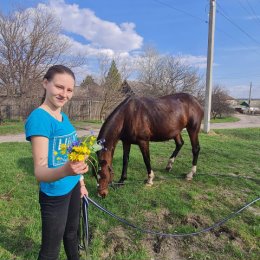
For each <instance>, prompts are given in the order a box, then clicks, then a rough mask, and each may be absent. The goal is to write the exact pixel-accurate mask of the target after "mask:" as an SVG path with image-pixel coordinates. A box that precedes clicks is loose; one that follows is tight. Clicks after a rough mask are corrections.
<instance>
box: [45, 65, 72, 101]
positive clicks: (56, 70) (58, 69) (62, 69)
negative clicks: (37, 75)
mask: <svg viewBox="0 0 260 260" xmlns="http://www.w3.org/2000/svg"><path fill="white" fill-rule="evenodd" d="M63 73H67V74H69V75H70V76H71V77H72V78H73V79H74V80H75V75H74V73H73V71H72V70H71V69H69V68H68V67H66V66H63V65H53V66H51V67H50V68H49V69H48V71H47V72H46V74H45V75H44V77H43V79H47V80H48V81H50V80H52V79H53V78H54V76H55V75H56V74H63ZM45 97H46V90H45V91H44V95H43V97H42V100H41V104H42V103H43V102H44V100H45Z"/></svg>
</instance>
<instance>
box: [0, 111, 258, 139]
mask: <svg viewBox="0 0 260 260" xmlns="http://www.w3.org/2000/svg"><path fill="white" fill-rule="evenodd" d="M235 117H238V118H239V119H240V121H237V122H232V123H215V124H211V125H210V129H231V128H249V127H259V128H260V116H259V115H257V116H255V115H244V114H236V115H235ZM88 129H90V128H89V127H87V126H86V130H78V131H77V132H78V136H79V137H81V136H84V135H87V134H89V131H90V130H88ZM202 129H203V125H202ZM98 132H99V130H98V129H94V134H95V135H97V134H98ZM3 142H26V141H25V135H24V133H22V134H17V135H2V136H0V143H3Z"/></svg>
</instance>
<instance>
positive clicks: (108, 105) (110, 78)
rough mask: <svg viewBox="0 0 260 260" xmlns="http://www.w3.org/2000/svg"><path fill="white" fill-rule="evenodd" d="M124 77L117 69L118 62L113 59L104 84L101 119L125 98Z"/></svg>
mask: <svg viewBox="0 0 260 260" xmlns="http://www.w3.org/2000/svg"><path fill="white" fill-rule="evenodd" d="M121 90H122V78H121V74H120V72H119V71H118V69H117V66H116V62H115V61H114V60H112V62H111V65H110V68H109V70H108V73H107V75H106V77H105V80H104V84H103V104H102V107H101V111H100V119H103V118H104V117H106V115H107V113H108V112H109V111H110V110H111V109H112V108H113V107H115V105H117V104H118V103H119V102H120V101H121V100H122V99H123V98H124V94H123V93H122V91H121Z"/></svg>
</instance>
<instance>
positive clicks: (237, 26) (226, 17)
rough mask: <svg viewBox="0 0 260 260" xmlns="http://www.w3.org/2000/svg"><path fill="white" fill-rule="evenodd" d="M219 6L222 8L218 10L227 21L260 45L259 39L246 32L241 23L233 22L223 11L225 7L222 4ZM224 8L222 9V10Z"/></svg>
mask: <svg viewBox="0 0 260 260" xmlns="http://www.w3.org/2000/svg"><path fill="white" fill-rule="evenodd" d="M217 5H218V7H219V8H220V10H218V11H217V12H218V13H219V14H220V15H221V16H223V17H224V18H225V19H226V20H227V21H229V22H230V23H231V24H232V25H233V26H235V27H236V28H237V29H238V30H239V31H241V32H242V33H243V34H245V35H246V36H247V37H248V38H249V39H251V40H252V41H254V42H255V43H257V44H258V45H260V42H259V41H258V40H256V39H255V38H254V37H253V36H251V35H250V34H249V33H248V32H246V31H245V30H244V29H243V28H241V27H240V26H239V25H237V24H236V23H235V22H233V20H232V19H231V18H230V17H228V16H227V15H225V13H224V12H223V10H224V9H223V8H222V7H221V5H220V4H217ZM221 10H222V11H221Z"/></svg>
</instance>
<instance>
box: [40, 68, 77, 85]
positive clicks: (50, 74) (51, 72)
mask: <svg viewBox="0 0 260 260" xmlns="http://www.w3.org/2000/svg"><path fill="white" fill-rule="evenodd" d="M63 73H67V74H69V75H70V76H71V77H72V78H73V79H74V80H75V75H74V73H73V71H72V70H71V69H69V68H68V67H66V66H63V65H54V66H51V67H50V68H49V69H48V71H47V72H46V74H45V75H44V77H43V79H47V80H48V81H49V80H52V79H53V78H54V76H55V75H56V74H63Z"/></svg>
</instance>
